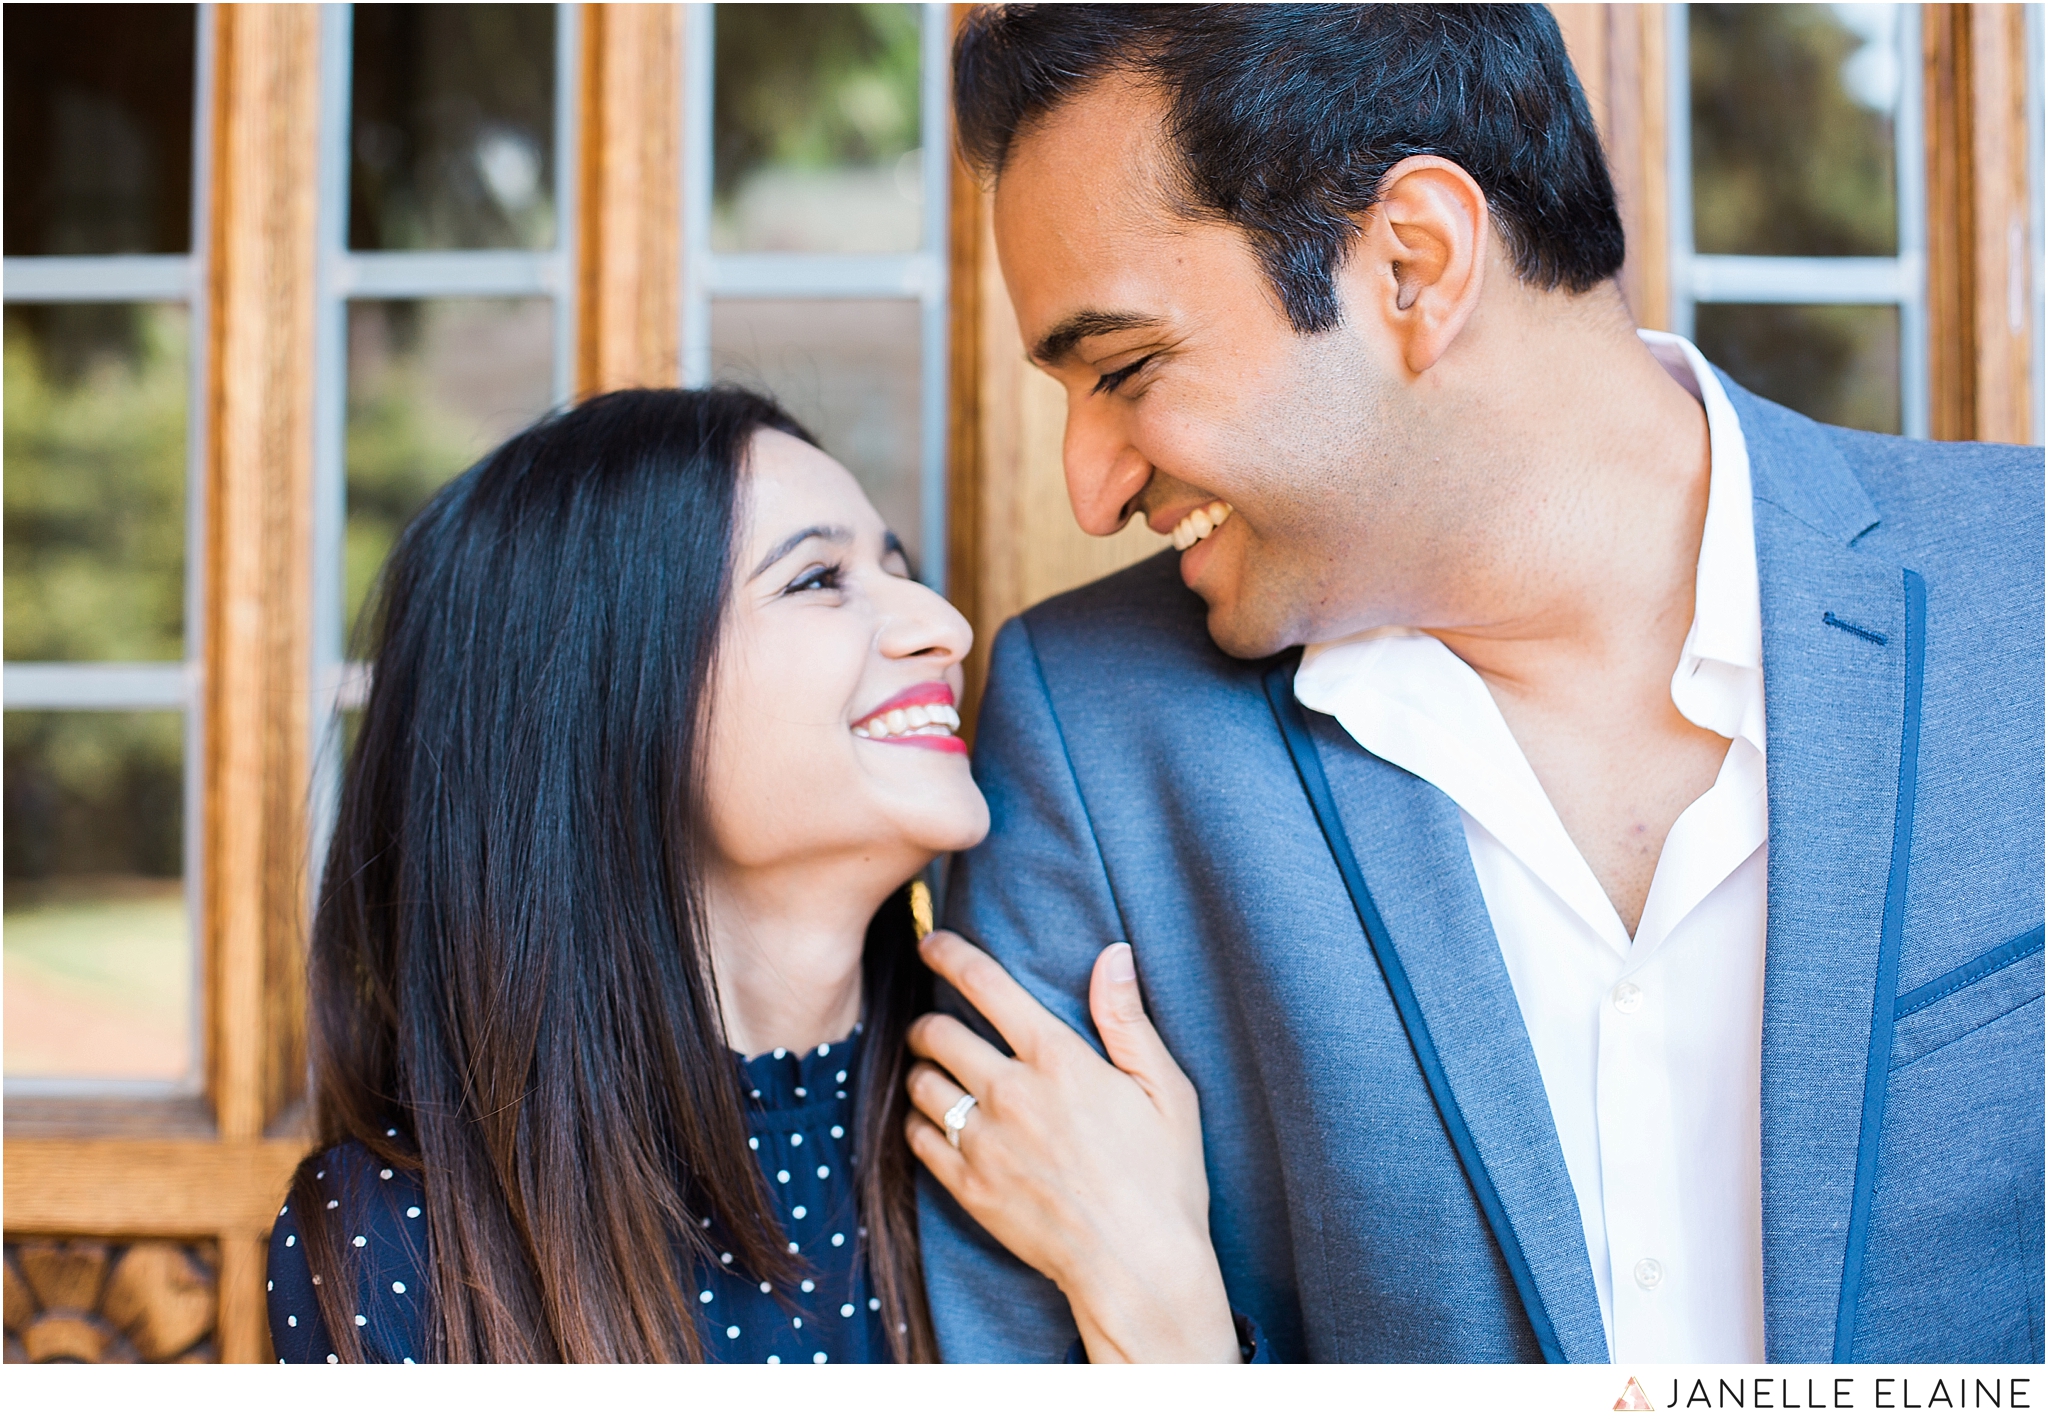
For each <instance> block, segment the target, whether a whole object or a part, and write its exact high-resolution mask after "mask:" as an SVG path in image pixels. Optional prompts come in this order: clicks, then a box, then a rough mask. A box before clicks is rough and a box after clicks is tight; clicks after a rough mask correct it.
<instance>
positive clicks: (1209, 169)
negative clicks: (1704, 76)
mask: <svg viewBox="0 0 2048 1419" xmlns="http://www.w3.org/2000/svg"><path fill="white" fill-rule="evenodd" d="M1112 74H1125V75H1129V76H1130V77H1132V78H1135V79H1138V80H1140V81H1142V82H1147V83H1151V84H1155V85H1157V87H1158V88H1159V90H1160V92H1161V93H1162V95H1163V96H1164V98H1165V101H1166V104H1167V117H1166V131H1167V134H1168V135H1169V139H1170V141H1171V144H1172V146H1173V147H1174V149H1176V150H1177V151H1176V157H1177V160H1178V168H1179V171H1178V173H1177V174H1176V177H1177V187H1178V190H1177V191H1175V192H1173V193H1172V194H1170V195H1171V197H1172V198H1173V199H1174V200H1175V201H1176V202H1177V203H1179V204H1180V205H1181V206H1182V207H1183V208H1184V209H1185V210H1186V211H1188V212H1189V213H1190V214H1191V215H1195V216H1200V217H1209V218H1220V219H1221V220H1223V221H1226V222H1229V223H1231V224H1233V225H1235V226H1236V227H1238V228H1240V229H1241V230H1242V231H1243V232H1244V233H1245V235H1246V237H1247V238H1248V239H1249V240H1250V242H1251V244H1252V249H1253V250H1254V251H1255V252H1257V254H1258V257H1259V260H1260V262H1261V264H1262V265H1263V266H1264V267H1265V270H1266V274H1267V276H1268V277H1269V278H1270V279H1271V280H1272V282H1273V284H1274V286H1275V287H1277V288H1278V290H1279V293H1280V299H1281V301H1282V303H1283V304H1284V305H1285V306H1286V308H1287V317H1288V319H1289V320H1290V321H1291V322H1292V323H1293V325H1294V328H1295V329H1296V330H1298V331H1300V332H1301V333H1303V334H1305V335H1306V334H1313V333H1315V332H1317V331H1322V330H1329V329H1333V328H1334V327H1335V326H1336V325H1337V323H1338V310H1337V293H1336V287H1335V283H1334V281H1333V279H1332V277H1333V275H1334V273H1335V272H1336V270H1337V269H1338V268H1339V267H1340V266H1341V265H1342V264H1343V261H1344V256H1345V253H1346V251H1347V250H1348V249H1349V247H1350V243H1351V239H1352V238H1353V237H1354V236H1355V235H1356V234H1357V228H1356V227H1355V226H1354V225H1353V218H1354V217H1355V216H1356V215H1357V214H1359V213H1361V212H1365V211H1367V210H1369V209H1370V208H1371V207H1372V205H1373V204H1374V203H1375V202H1376V201H1378V200H1379V195H1380V184H1381V183H1382V182H1383V181H1384V180H1385V178H1386V174H1387V170H1388V169H1389V168H1391V167H1393V166H1394V165H1395V164H1396V163H1399V162H1400V161H1402V160H1403V159H1404V158H1409V157H1413V156H1415V155H1417V154H1420V153H1428V154H1434V155H1436V156H1438V157H1442V158H1446V159H1448V160H1450V161H1451V162H1454V163H1456V164H1458V165H1459V166H1460V167H1462V168H1464V169H1465V171H1467V172H1468V173H1470V174H1471V175H1472V178H1473V180H1474V181H1476V182H1477V183H1478V184H1479V187H1480V190H1481V191H1483V192H1484V193H1485V194H1486V199H1487V202H1488V204H1489V206H1490V207H1491V209H1492V214H1493V220H1494V224H1495V228H1496V230H1498V231H1499V233H1500V235H1501V238H1502V240H1503V241H1504V242H1505V243H1506V245H1507V250H1508V254H1509V257H1510V258H1511V259H1512V261H1513V263H1514V268H1515V272H1516V274H1517V275H1519V276H1520V277H1521V278H1522V279H1523V280H1524V281H1528V282H1530V283H1532V284H1535V285H1538V286H1542V287H1544V288H1546V289H1550V288H1555V287H1557V286H1563V287H1565V288H1567V289H1568V290H1571V291H1575V292H1577V291H1586V290H1590V289H1591V288H1592V287H1593V286H1595V285H1597V284H1598V283H1600V282H1601V281H1603V280H1605V279H1607V278H1608V277H1609V276H1612V275H1613V274H1614V273H1615V272H1616V271H1617V270H1619V269H1620V267H1621V259H1622V234H1621V217H1620V215H1619V213H1618V212H1617V211H1616V210H1615V205H1614V185H1613V183H1612V182H1611V181H1610V180H1609V178H1608V175H1607V163H1606V159H1605V157H1604V155H1603V154H1602V152H1601V149H1600V137H1599V134H1598V132H1597V131H1596V130H1595V129H1594V127H1593V118H1592V115H1591V113H1590V112H1589V111H1588V110H1587V107H1586V98H1585V94H1584V93H1583V92H1582V91H1581V90H1580V88H1579V81H1578V77H1577V76H1576V75H1575V74H1574V73H1573V72H1572V66H1571V61H1570V60H1569V59H1568V58H1567V57H1566V55H1565V48H1564V37H1563V36H1562V35H1560V34H1559V33H1558V29H1557V21H1556V20H1555V19H1553V18H1552V17H1551V15H1550V12H1549V10H1548V9H1546V8H1545V7H1544V6H1541V5H1193V6H1180V5H992V6H986V7H984V8H982V9H980V10H978V11H976V12H975V13H974V14H973V15H972V16H971V17H970V18H969V19H968V20H967V22H966V24H965V25H963V26H962V28H961V31H960V37H959V39H958V41H957V42H956V44H955V46H954V52H953V108H954V113H955V115H956V118H957V122H958V126H959V133H960V144H961V148H962V150H963V151H964V153H965V154H966V156H967V160H968V161H969V162H970V163H971V164H972V165H973V166H974V167H976V168H977V169H978V170H979V171H981V172H982V173H983V174H984V175H994V174H998V173H1000V172H1001V171H1002V168H1003V164H1004V162H1005V161H1006V160H1007V159H1008V157H1009V155H1010V151H1011V149H1012V147H1013V146H1014V145H1015V143H1016V141H1017V140H1018V138H1019V137H1020V136H1023V135H1024V134H1026V133H1028V132H1029V131H1030V129H1031V127H1032V126H1033V125H1034V124H1036V123H1039V122H1041V121H1042V120H1043V119H1044V118H1045V117H1046V116H1047V115H1048V114H1050V113H1051V112H1052V111H1053V110H1054V109H1056V108H1057V107H1058V106H1059V105H1060V104H1062V103H1064V102H1066V101H1067V100H1069V99H1071V98H1074V97H1075V96H1077V95H1078V94H1080V93H1081V92H1082V91H1083V90H1084V89H1086V88H1088V87H1089V86H1090V85H1092V84H1093V83H1095V82H1096V81H1097V80H1100V79H1102V78H1105V77H1107V76H1109V75H1112Z"/></svg>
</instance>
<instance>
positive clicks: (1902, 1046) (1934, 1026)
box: [1891, 926, 2042, 1073]
mask: <svg viewBox="0 0 2048 1419" xmlns="http://www.w3.org/2000/svg"><path fill="white" fill-rule="evenodd" d="M2041 941H2042V929H2041V928H2040V927H2038V926H2037V927H2035V928H2034V929H2033V930H2031V931H2024V932H2021V933H2020V934H2019V935H2018V936H2015V937H2013V938H2012V940H2010V941H2007V942H2005V943H2004V944H2003V945H2000V946H1995V947H1993V948H1992V949H1991V950H1989V951H1986V952H1985V953H1984V954H1983V955H1981V956H1978V957H1977V958H1976V959H1974V960H1972V961H1968V962H1965V963H1964V964H1963V965H1960V966H1958V967H1956V969H1954V970H1952V971H1950V972H1948V973H1947V974H1946V975H1943V976H1939V977H1936V978H1935V979H1934V980H1931V981H1929V982H1927V984H1925V985H1923V986H1920V987H1918V988H1917V989H1914V990H1909V991H1907V992H1906V993H1905V994H1904V995H1901V996H1900V997H1899V999H1898V1004H1897V1005H1896V1007H1895V1008H1894V1011H1893V1015H1892V1019H1893V1021H1894V1023H1893V1026H1892V1064H1891V1067H1892V1070H1893V1072H1895V1073H1896V1072H1897V1071H1898V1070H1901V1069H1904V1068H1906V1067H1907V1066H1908V1065H1910V1064H1912V1063H1914V1062H1915V1061H1917V1060H1920V1059H1924V1058H1926V1057H1927V1056H1928V1055H1930V1054H1933V1053H1934V1052H1935V1051H1936V1050H1938V1049H1941V1048H1943V1047H1944V1046H1946V1045H1951V1044H1954V1043H1955V1042H1956V1041H1957V1040H1959V1039H1961V1038H1963V1036H1965V1035H1968V1034H1971V1033H1973V1032H1975V1031H1977V1030H1980V1029H1982V1028H1983V1027H1984V1026H1986V1025H1988V1024H1990V1023H1991V1022H1992V1021H1994V1020H1997V1019H1999V1018H2001V1017H2003V1016H2005V1015H2009V1014H2011V1013H2012V1012H2013V1011H2014V1010H2018V1009H2020V1008H2022V1007H2024V1006H2028V1005H2031V1004H2033V1003H2034V1002H2036V1001H2038V1000H2040V999H2041V995H2042V970H2041V964H2042V963H2041Z"/></svg>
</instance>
